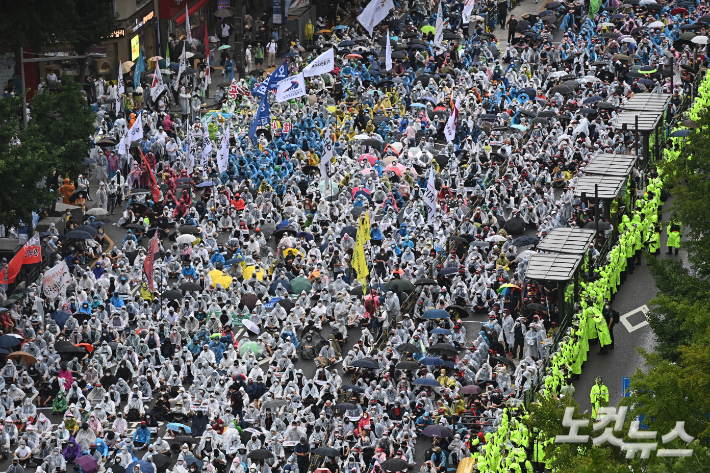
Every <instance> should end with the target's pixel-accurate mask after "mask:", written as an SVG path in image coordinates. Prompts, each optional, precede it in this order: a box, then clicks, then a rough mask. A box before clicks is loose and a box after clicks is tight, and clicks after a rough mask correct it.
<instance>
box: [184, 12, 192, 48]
mask: <svg viewBox="0 0 710 473" xmlns="http://www.w3.org/2000/svg"><path fill="white" fill-rule="evenodd" d="M185 34H186V35H187V41H188V42H189V43H192V28H190V12H189V11H188V10H187V2H185Z"/></svg>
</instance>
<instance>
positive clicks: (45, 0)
mask: <svg viewBox="0 0 710 473" xmlns="http://www.w3.org/2000/svg"><path fill="white" fill-rule="evenodd" d="M5 10H6V11H3V14H2V15H0V28H2V31H12V34H4V35H0V49H9V50H11V51H13V52H15V54H18V55H19V52H20V47H28V48H30V50H32V51H34V52H39V51H40V50H41V49H42V48H43V47H51V46H60V45H62V44H70V45H71V46H72V47H73V48H74V50H75V52H76V53H77V55H86V54H87V53H88V52H89V50H90V49H91V47H92V46H94V45H96V44H99V43H100V42H101V41H102V40H103V39H105V38H108V37H109V36H110V35H111V33H113V32H114V31H116V30H117V29H118V28H119V23H118V19H117V15H116V13H115V12H114V5H113V0H64V1H62V2H57V1H51V0H29V1H28V2H25V3H23V4H22V7H21V8H7V9H5ZM78 62H79V66H80V69H79V76H78V82H80V83H81V82H83V81H84V69H85V65H86V59H80V60H79V61H78Z"/></svg>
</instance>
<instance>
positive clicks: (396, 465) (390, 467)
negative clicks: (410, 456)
mask: <svg viewBox="0 0 710 473" xmlns="http://www.w3.org/2000/svg"><path fill="white" fill-rule="evenodd" d="M380 466H381V467H382V469H383V470H385V471H404V470H406V469H407V468H409V463H407V462H406V461H404V460H402V459H401V458H390V459H389V460H385V461H383V462H382V463H381V464H380Z"/></svg>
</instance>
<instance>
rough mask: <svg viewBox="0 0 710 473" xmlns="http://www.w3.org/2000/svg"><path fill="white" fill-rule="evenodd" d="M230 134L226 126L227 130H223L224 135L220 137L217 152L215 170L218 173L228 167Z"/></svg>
mask: <svg viewBox="0 0 710 473" xmlns="http://www.w3.org/2000/svg"><path fill="white" fill-rule="evenodd" d="M231 134H232V132H231V130H230V129H229V125H227V129H226V130H224V135H222V144H221V146H220V147H219V151H217V169H219V172H224V171H226V170H227V168H228V167H229V135H231Z"/></svg>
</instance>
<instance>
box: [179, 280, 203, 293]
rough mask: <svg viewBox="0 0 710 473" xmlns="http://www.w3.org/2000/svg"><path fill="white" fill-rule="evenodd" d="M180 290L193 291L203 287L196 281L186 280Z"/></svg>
mask: <svg viewBox="0 0 710 473" xmlns="http://www.w3.org/2000/svg"><path fill="white" fill-rule="evenodd" d="M179 287H180V290H181V291H185V292H192V291H201V290H202V288H201V287H200V285H199V284H195V283H194V282H184V283H182V284H180V286H179Z"/></svg>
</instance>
